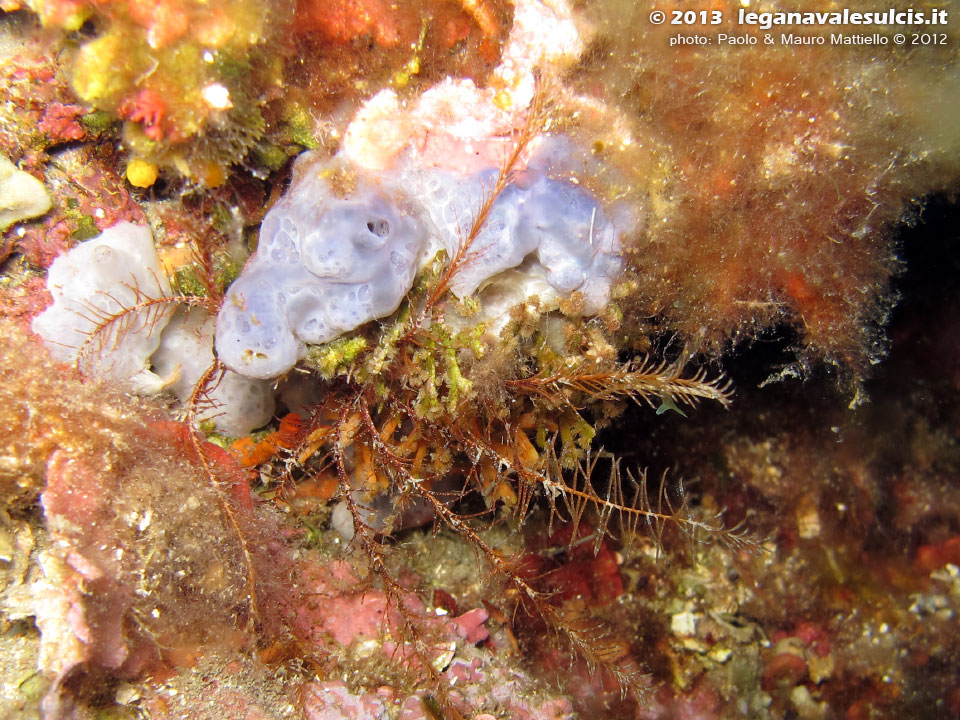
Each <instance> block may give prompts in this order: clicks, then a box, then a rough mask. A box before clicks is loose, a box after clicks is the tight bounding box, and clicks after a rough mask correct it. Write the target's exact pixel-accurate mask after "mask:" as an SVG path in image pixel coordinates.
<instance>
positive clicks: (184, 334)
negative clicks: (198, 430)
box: [152, 308, 274, 437]
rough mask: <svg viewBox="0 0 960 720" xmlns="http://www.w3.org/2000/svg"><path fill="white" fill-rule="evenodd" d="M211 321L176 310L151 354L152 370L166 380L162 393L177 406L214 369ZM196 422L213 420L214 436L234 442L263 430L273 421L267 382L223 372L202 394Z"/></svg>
mask: <svg viewBox="0 0 960 720" xmlns="http://www.w3.org/2000/svg"><path fill="white" fill-rule="evenodd" d="M213 325H214V323H213V316H212V315H211V314H210V313H208V312H207V311H206V310H204V309H203V308H193V309H191V310H187V309H186V308H180V309H179V310H177V312H176V314H175V315H174V316H173V319H172V320H171V321H170V324H169V325H167V328H166V329H165V330H164V331H163V339H162V342H161V343H160V348H159V349H158V350H157V352H156V353H154V355H153V358H152V360H153V370H154V372H156V373H157V374H158V375H160V376H161V377H164V378H169V382H168V385H167V389H168V390H170V391H171V392H172V393H173V394H174V395H176V396H177V398H178V399H179V400H181V401H186V400H187V399H189V397H190V395H191V393H192V392H193V388H194V386H195V385H196V384H197V382H198V381H199V380H200V377H201V376H202V375H203V373H204V372H206V371H207V369H208V368H209V367H210V366H211V365H212V364H213V360H214V358H213ZM206 399H207V400H209V401H210V405H212V406H211V407H204V408H203V409H202V411H201V412H200V413H199V414H198V417H197V419H198V420H207V419H209V418H213V421H214V426H215V427H216V429H217V432H220V433H223V434H224V435H231V436H235V437H239V436H241V435H246V434H247V433H249V432H251V431H253V430H256V429H257V428H259V427H262V426H264V425H266V424H267V423H268V422H270V419H271V418H272V417H273V408H274V400H273V389H272V387H271V383H270V382H268V381H266V380H254V379H252V378H248V377H244V376H243V375H238V374H237V373H235V372H233V371H232V370H226V371H224V373H223V376H222V377H221V378H220V382H219V383H218V384H217V385H216V386H215V387H213V389H212V390H210V391H209V392H208V394H207V398H206Z"/></svg>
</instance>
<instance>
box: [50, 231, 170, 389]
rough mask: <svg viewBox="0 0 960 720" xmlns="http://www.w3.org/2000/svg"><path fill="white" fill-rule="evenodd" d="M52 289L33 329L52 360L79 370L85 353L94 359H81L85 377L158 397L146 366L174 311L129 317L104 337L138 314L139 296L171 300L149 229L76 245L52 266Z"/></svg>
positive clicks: (104, 235) (155, 309) (155, 380)
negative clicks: (113, 318)
mask: <svg viewBox="0 0 960 720" xmlns="http://www.w3.org/2000/svg"><path fill="white" fill-rule="evenodd" d="M47 288H48V289H49V290H50V294H51V295H53V304H52V305H51V306H50V307H49V308H47V309H46V310H45V311H44V312H43V313H41V314H40V315H38V316H37V317H36V318H35V319H34V321H33V326H32V327H33V331H34V332H35V333H37V334H38V335H40V336H41V337H42V338H43V339H44V341H46V344H47V347H48V348H49V349H50V354H51V355H52V356H53V357H54V358H56V359H57V360H60V361H62V362H76V361H77V359H78V355H79V353H80V351H81V348H84V347H87V348H89V349H90V352H88V353H85V355H84V357H83V358H80V359H81V360H83V361H84V364H85V365H87V366H86V367H85V368H84V369H85V371H86V372H88V373H90V374H93V375H97V376H100V377H105V378H109V379H111V380H116V381H121V382H129V383H130V386H131V387H132V388H133V389H135V390H138V391H146V392H151V391H152V392H156V391H158V390H159V389H160V387H161V385H162V383H161V381H160V378H158V377H157V376H156V375H155V374H153V373H152V372H150V370H149V369H148V366H149V358H150V356H151V355H152V354H153V353H154V352H155V351H156V349H157V347H158V346H159V345H160V333H161V331H162V330H163V328H164V327H165V326H166V324H167V322H169V320H170V312H171V309H170V308H168V307H165V306H163V305H155V306H153V307H152V308H144V309H140V310H136V311H134V312H130V313H125V314H123V315H122V317H121V316H118V317H121V319H118V320H117V321H116V322H114V323H109V324H104V325H103V327H102V328H100V329H99V330H98V327H99V325H100V324H101V323H102V322H103V321H104V320H105V319H106V318H109V317H110V316H115V315H117V314H118V313H122V312H123V311H124V310H125V309H129V308H132V307H134V306H136V305H137V302H138V300H139V299H140V296H139V295H138V292H139V293H143V294H144V295H146V296H149V297H162V296H165V295H169V294H170V284H169V283H168V282H167V278H166V275H164V273H163V272H162V270H161V269H160V259H159V257H158V256H157V251H156V249H155V248H154V246H153V236H152V234H151V233H150V228H148V227H146V226H144V225H134V224H133V223H128V222H123V223H117V224H116V225H114V226H113V227H110V228H107V229H106V230H104V231H103V233H101V234H100V235H99V236H98V237H96V238H94V239H93V240H88V241H87V242H84V243H81V244H80V245H77V246H76V247H75V248H73V249H72V250H70V252H68V253H65V254H63V255H61V256H60V257H58V258H57V259H56V260H54V261H53V264H52V265H51V266H50V270H49V272H48V274H47ZM91 343H94V344H95V346H94V347H91Z"/></svg>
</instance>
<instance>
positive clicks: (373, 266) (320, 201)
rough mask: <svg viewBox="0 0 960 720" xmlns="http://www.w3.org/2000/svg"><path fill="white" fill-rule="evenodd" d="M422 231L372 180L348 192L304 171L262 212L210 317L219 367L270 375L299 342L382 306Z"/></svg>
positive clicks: (392, 300)
mask: <svg viewBox="0 0 960 720" xmlns="http://www.w3.org/2000/svg"><path fill="white" fill-rule="evenodd" d="M426 238H427V233H426V229H425V227H424V225H423V223H422V222H420V220H419V219H418V218H417V217H416V216H415V215H413V214H410V213H408V212H406V211H405V210H403V209H401V208H400V207H399V206H398V205H396V204H394V203H391V202H390V201H389V200H387V199H386V198H385V197H384V196H383V195H382V193H381V191H379V190H377V189H376V188H374V187H373V186H371V185H367V184H365V185H362V186H361V187H358V188H357V189H356V190H355V191H354V192H353V193H352V194H351V195H350V197H349V198H340V197H337V196H335V195H334V193H333V192H332V190H331V189H330V187H329V186H328V185H327V183H326V182H325V181H324V180H323V179H321V178H320V177H319V173H312V174H310V173H308V174H307V175H306V176H305V177H303V178H301V179H300V180H299V181H298V182H296V183H294V185H293V186H292V187H291V188H290V191H289V192H288V193H287V195H286V197H285V198H284V199H283V200H282V201H281V202H280V203H278V204H277V206H275V207H274V208H273V209H271V210H270V212H269V213H267V216H266V218H265V219H264V221H263V226H262V228H261V230H260V244H259V247H258V248H257V253H256V255H255V256H254V257H253V258H251V260H250V261H249V262H248V263H247V266H246V267H245V268H244V272H243V273H242V275H241V276H240V277H239V278H238V279H237V280H236V281H235V282H234V283H233V285H231V286H230V289H229V291H228V292H227V297H226V300H225V302H224V305H223V308H222V309H221V310H220V314H219V316H218V318H217V331H216V348H217V354H218V356H219V357H220V359H221V360H222V361H223V362H224V363H225V364H226V365H227V367H229V368H231V369H233V370H235V371H236V372H238V373H241V374H243V375H247V376H248V377H254V378H274V377H278V376H280V375H282V374H283V373H285V372H286V371H287V370H289V369H290V368H291V367H293V365H294V364H295V363H296V362H297V360H298V359H299V358H300V357H301V355H302V354H303V352H304V349H305V344H306V343H310V344H317V343H323V342H328V341H330V340H333V339H334V338H336V337H338V336H339V335H341V334H343V333H344V332H347V331H348V330H352V329H354V328H356V327H358V326H359V325H362V324H363V323H365V322H368V321H370V320H373V319H375V318H379V317H383V316H385V315H389V314H390V313H392V312H393V311H394V310H396V309H397V307H398V306H399V305H400V301H401V300H402V299H403V296H404V295H405V294H406V293H407V291H408V290H409V289H410V286H411V285H412V283H413V277H414V275H415V274H416V272H417V270H418V268H419V266H420V260H421V257H420V256H421V251H422V249H423V247H424V244H425V242H426Z"/></svg>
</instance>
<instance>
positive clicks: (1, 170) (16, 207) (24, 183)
mask: <svg viewBox="0 0 960 720" xmlns="http://www.w3.org/2000/svg"><path fill="white" fill-rule="evenodd" d="M49 209H50V196H49V195H47V190H46V188H44V187H43V183H42V182H40V181H39V180H37V179H36V178H35V177H33V175H30V174H29V173H25V172H23V170H18V169H17V167H16V165H14V164H13V163H12V162H10V161H9V160H7V158H5V157H4V156H3V155H0V232H3V231H4V230H6V229H7V228H8V227H10V226H11V225H13V224H14V223H15V222H20V221H21V220H27V219H29V218H34V217H37V216H38V215H43V214H44V213H45V212H46V211H47V210H49Z"/></svg>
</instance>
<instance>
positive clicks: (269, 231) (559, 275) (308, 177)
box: [216, 136, 635, 379]
mask: <svg viewBox="0 0 960 720" xmlns="http://www.w3.org/2000/svg"><path fill="white" fill-rule="evenodd" d="M543 147H544V150H543V152H542V153H541V155H540V156H539V157H536V156H535V157H534V158H533V160H532V161H531V162H530V163H529V165H528V167H527V169H526V170H525V171H524V172H522V173H520V174H519V175H518V176H517V177H516V178H514V179H513V181H512V182H510V183H509V184H507V186H506V187H505V188H503V189H502V191H501V192H500V193H499V194H498V195H497V197H496V198H495V199H494V201H493V203H492V205H491V207H490V208H489V212H488V214H487V215H486V217H485V220H484V222H483V223H482V225H481V226H480V227H479V228H477V229H476V230H475V232H474V236H473V238H472V240H471V244H470V253H469V259H468V261H467V262H466V263H465V264H464V265H463V266H462V268H461V270H460V271H459V272H458V273H457V275H456V276H455V278H454V280H453V283H452V285H451V290H452V291H453V292H454V294H456V295H458V296H460V297H463V296H465V295H470V294H473V293H475V292H477V291H478V290H482V289H483V288H484V287H485V286H486V285H488V284H490V283H497V282H499V283H500V284H503V282H504V278H507V277H509V278H511V282H513V284H514V285H518V284H517V282H514V280H515V279H516V278H519V279H520V282H519V285H518V287H525V288H537V290H536V292H537V294H538V295H540V296H541V299H545V300H549V299H555V298H559V297H566V296H568V295H570V294H571V293H573V292H580V293H582V294H583V297H584V310H585V312H586V313H588V314H591V313H596V312H599V311H600V309H601V308H602V307H603V306H604V305H605V304H606V303H607V301H608V300H609V296H610V286H611V283H612V282H613V280H614V279H615V278H616V277H617V275H618V274H619V273H620V271H621V268H622V260H621V257H620V236H621V234H622V233H623V232H625V231H630V230H632V229H633V227H634V226H635V222H634V221H626V222H623V223H621V224H622V227H619V228H618V227H615V224H614V222H613V221H612V220H611V218H610V216H608V214H607V212H605V210H604V208H603V207H602V206H601V204H600V203H599V201H598V200H597V199H595V198H594V197H593V196H592V195H591V194H590V193H589V192H588V191H587V190H585V189H584V188H583V187H581V186H580V185H578V184H577V183H576V182H575V181H573V180H572V179H570V178H569V177H566V178H562V179H558V178H556V177H552V176H551V168H555V167H556V166H557V164H558V162H559V161H558V158H569V156H570V153H569V149H570V144H569V141H567V140H566V139H565V138H563V137H562V136H561V137H559V138H558V139H553V140H551V141H550V142H547V143H545V144H544V146H543ZM581 164H582V163H581ZM338 167H339V166H338V165H337V160H336V159H334V160H333V161H331V160H328V159H326V158H323V157H322V156H318V155H315V154H309V153H308V154H306V155H305V156H303V157H302V158H301V160H300V161H298V166H297V170H298V174H299V177H298V178H297V179H296V180H295V181H294V183H293V185H292V186H291V188H290V190H289V191H288V192H287V194H286V195H285V196H284V198H283V199H282V200H281V201H280V202H279V203H278V204H277V205H276V206H275V207H274V208H273V209H271V210H270V212H269V213H267V216H266V218H265V219H264V222H263V226H262V228H261V231H260V243H259V247H258V248H257V253H256V254H255V255H254V256H253V257H252V258H251V259H250V261H249V262H248V263H247V266H246V267H245V268H244V271H243V273H242V274H241V276H240V277H239V278H238V279H237V280H236V281H235V282H234V284H233V285H232V286H231V287H230V288H229V290H228V293H227V297H226V301H225V303H224V305H223V307H222V309H221V311H220V314H219V316H218V318H217V329H216V350H217V355H218V356H219V357H220V359H221V360H222V361H223V362H224V363H225V364H226V365H227V366H228V367H229V368H231V369H232V370H234V371H236V372H238V373H241V374H243V375H246V376H248V377H253V378H261V379H267V378H275V377H279V376H280V375H282V374H284V373H285V372H287V371H288V370H289V369H290V368H292V367H293V366H294V365H295V364H296V362H297V360H299V359H300V358H301V357H302V356H303V353H304V351H305V349H306V345H308V344H318V343H324V342H329V341H331V340H333V339H335V338H337V337H338V336H340V335H341V334H343V333H345V332H348V331H350V330H353V329H354V328H356V327H358V326H360V325H362V324H364V323H366V322H369V321H370V320H374V319H376V318H380V317H384V316H386V315H389V314H390V313H392V312H393V311H394V310H396V309H397V307H398V306H399V304H400V302H401V300H402V299H403V297H404V295H405V294H406V293H407V292H408V291H409V290H410V287H411V286H412V284H413V279H414V276H415V275H416V273H417V271H418V270H419V269H420V268H422V267H423V266H424V265H425V264H426V263H427V262H429V261H430V260H431V259H432V258H433V257H434V256H435V254H436V253H437V251H439V250H444V251H446V253H447V256H448V257H453V256H455V255H456V253H457V249H458V247H459V245H460V244H461V243H462V242H464V241H465V240H466V239H467V238H468V237H469V236H470V233H471V229H472V228H473V226H474V223H475V221H476V219H477V216H478V213H479V212H480V209H481V208H482V207H483V205H484V201H485V199H486V197H488V194H489V193H490V192H491V189H492V188H493V186H494V184H495V182H496V179H497V171H496V170H495V169H487V170H483V171H480V172H477V173H474V174H473V175H470V176H467V177H462V176H458V175H455V174H454V173H451V172H449V171H446V170H441V169H438V168H431V167H426V168H425V167H422V166H418V165H416V164H415V163H406V164H403V163H401V165H400V167H399V168H398V169H397V170H395V171H391V172H387V173H384V174H382V175H381V177H380V178H379V183H378V184H375V183H374V182H372V181H369V180H364V179H360V180H358V181H357V187H356V188H355V189H354V190H352V191H351V192H349V193H348V194H347V196H346V197H343V196H341V195H339V194H337V193H335V192H334V191H333V190H332V188H331V186H330V184H329V182H328V180H327V179H326V178H327V177H330V176H333V175H334V174H335V173H336V171H337V170H338ZM577 169H578V170H579V171H581V172H582V171H584V168H577ZM563 174H564V175H565V176H569V175H570V173H569V172H568V171H567V170H566V169H564V172H563ZM507 271H511V272H510V273H507ZM507 294H509V293H507ZM514 294H515V293H514ZM504 296H506V295H504ZM521 299H522V298H521ZM500 310H501V308H498V311H500Z"/></svg>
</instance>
